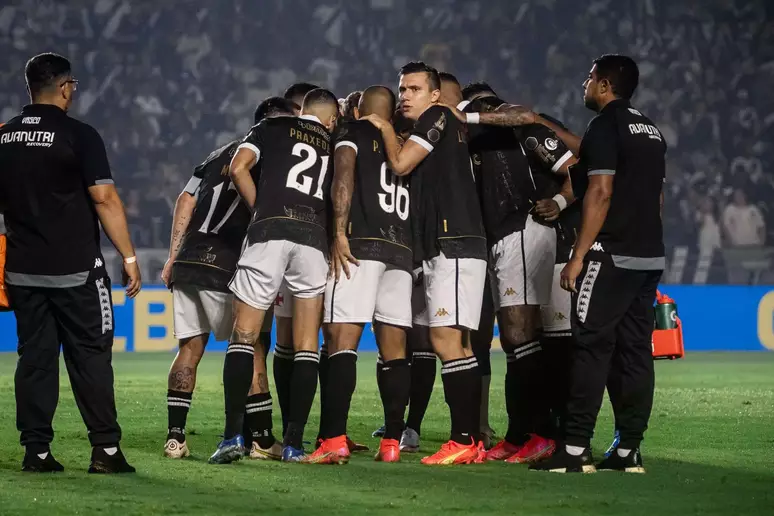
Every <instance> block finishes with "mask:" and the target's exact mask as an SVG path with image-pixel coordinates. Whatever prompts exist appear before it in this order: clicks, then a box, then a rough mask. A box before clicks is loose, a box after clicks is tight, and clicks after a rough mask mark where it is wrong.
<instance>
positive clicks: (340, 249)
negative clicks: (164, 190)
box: [331, 234, 360, 281]
mask: <svg viewBox="0 0 774 516" xmlns="http://www.w3.org/2000/svg"><path fill="white" fill-rule="evenodd" d="M350 263H352V264H355V265H357V266H359V265H360V262H359V261H358V260H357V258H355V257H354V256H352V251H351V250H350V248H349V239H348V238H347V237H346V235H341V234H339V235H336V236H335V237H334V238H333V245H332V249H331V273H332V274H333V277H334V278H335V279H336V281H339V278H341V271H342V270H343V271H344V275H345V276H346V277H347V279H349V278H350V273H349V264H350Z"/></svg>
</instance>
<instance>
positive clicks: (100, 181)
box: [78, 124, 113, 187]
mask: <svg viewBox="0 0 774 516" xmlns="http://www.w3.org/2000/svg"><path fill="white" fill-rule="evenodd" d="M78 151H79V154H80V156H79V158H80V161H81V174H82V176H83V180H84V181H85V182H86V186H87V187H88V186H95V185H112V184H113V174H112V173H111V172H110V163H109V162H108V157H107V151H106V150H105V142H103V141H102V137H101V136H100V135H99V133H98V132H97V130H96V129H94V128H93V127H91V126H90V125H86V124H84V125H83V126H82V129H81V131H80V134H79V135H78Z"/></svg>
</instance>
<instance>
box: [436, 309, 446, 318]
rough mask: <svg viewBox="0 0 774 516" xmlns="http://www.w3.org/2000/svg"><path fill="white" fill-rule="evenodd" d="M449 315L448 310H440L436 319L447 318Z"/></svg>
mask: <svg viewBox="0 0 774 516" xmlns="http://www.w3.org/2000/svg"><path fill="white" fill-rule="evenodd" d="M447 315H449V312H447V311H446V308H439V309H438V311H437V312H435V316H436V317H446V316H447Z"/></svg>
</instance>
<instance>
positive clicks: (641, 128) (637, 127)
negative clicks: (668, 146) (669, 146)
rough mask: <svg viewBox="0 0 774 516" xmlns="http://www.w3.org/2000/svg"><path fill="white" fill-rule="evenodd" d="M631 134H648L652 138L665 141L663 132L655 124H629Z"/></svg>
mask: <svg viewBox="0 0 774 516" xmlns="http://www.w3.org/2000/svg"><path fill="white" fill-rule="evenodd" d="M629 132H630V133H631V134H647V135H648V138H650V139H651V140H658V141H663V139H662V138H661V132H660V131H659V130H658V129H657V128H656V126H654V125H650V124H629Z"/></svg>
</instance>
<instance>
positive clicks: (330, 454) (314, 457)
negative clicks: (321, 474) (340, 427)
mask: <svg viewBox="0 0 774 516" xmlns="http://www.w3.org/2000/svg"><path fill="white" fill-rule="evenodd" d="M347 462H349V448H348V447H347V436H346V435H340V436H338V437H332V438H331V439H323V440H322V442H321V443H320V446H319V448H317V449H316V450H315V451H314V453H312V454H311V455H306V456H305V457H304V458H303V459H301V463H302V464H346V463H347Z"/></svg>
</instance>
